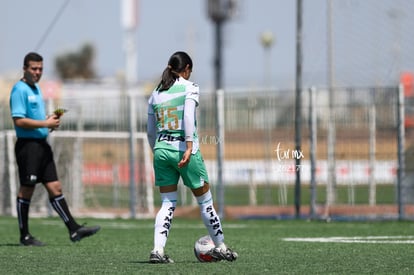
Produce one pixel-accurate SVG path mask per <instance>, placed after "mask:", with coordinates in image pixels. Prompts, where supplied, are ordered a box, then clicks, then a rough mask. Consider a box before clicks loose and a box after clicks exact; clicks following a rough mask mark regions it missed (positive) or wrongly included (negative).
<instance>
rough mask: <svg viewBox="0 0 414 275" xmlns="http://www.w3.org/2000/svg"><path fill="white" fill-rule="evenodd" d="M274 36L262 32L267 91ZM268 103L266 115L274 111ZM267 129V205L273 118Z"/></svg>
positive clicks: (267, 124) (266, 122) (270, 117)
mask: <svg viewBox="0 0 414 275" xmlns="http://www.w3.org/2000/svg"><path fill="white" fill-rule="evenodd" d="M274 40H275V39H274V36H273V33H272V32H271V31H264V32H262V34H261V35H260V42H261V43H262V46H263V49H264V51H265V56H264V58H265V61H264V64H265V66H264V76H265V77H264V85H265V88H266V89H269V90H270V86H271V85H270V83H271V81H270V79H271V49H272V46H273V43H274ZM265 94H267V93H265ZM266 102H267V104H266V105H267V108H266V114H271V110H272V106H271V100H270V98H269V100H266ZM264 120H265V127H266V158H267V159H266V167H265V169H266V183H267V188H269V190H268V192H266V196H265V202H266V203H267V204H269V203H270V201H271V197H270V194H271V192H270V179H269V175H270V170H271V169H270V168H271V163H272V162H271V151H272V150H271V146H272V135H271V129H272V125H273V122H274V120H273V117H272V116H269V117H267V118H266V117H265V118H264Z"/></svg>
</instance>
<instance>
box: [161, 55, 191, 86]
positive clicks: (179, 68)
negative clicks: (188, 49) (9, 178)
mask: <svg viewBox="0 0 414 275" xmlns="http://www.w3.org/2000/svg"><path fill="white" fill-rule="evenodd" d="M187 65H188V66H189V68H190V70H192V69H193V61H192V60H191V57H190V56H189V55H188V54H187V53H185V52H175V53H174V54H173V55H172V56H171V57H170V60H168V65H167V68H165V70H164V72H163V73H162V77H161V81H160V83H159V84H158V86H157V89H156V90H157V91H160V92H161V91H166V90H168V89H169V88H171V86H172V85H173V84H174V82H175V80H176V79H177V78H179V75H178V74H179V73H181V72H183V71H184V70H185V68H186V66H187Z"/></svg>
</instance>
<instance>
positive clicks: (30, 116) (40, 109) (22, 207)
mask: <svg viewBox="0 0 414 275" xmlns="http://www.w3.org/2000/svg"><path fill="white" fill-rule="evenodd" d="M23 72H24V75H23V78H22V79H20V80H19V81H18V82H17V83H16V84H15V85H14V86H13V88H12V90H11V93H10V112H11V117H12V118H13V122H14V128H15V130H16V136H17V141H16V144H15V154H16V160H17V166H18V168H19V179H20V189H19V193H18V195H17V218H18V223H19V230H20V244H21V245H24V246H43V245H45V244H44V243H43V242H41V241H39V240H37V239H36V238H35V237H33V236H32V235H31V234H30V231H29V207H30V200H31V198H32V195H33V192H34V190H35V187H36V184H37V183H42V184H43V186H44V187H45V188H46V190H47V192H48V195H49V200H50V203H51V205H52V207H53V209H54V210H55V211H56V212H57V213H58V214H59V216H60V217H61V218H62V220H63V222H64V223H65V225H66V227H67V228H68V231H69V238H70V240H71V241H72V242H76V241H80V240H81V239H82V238H84V237H88V236H91V235H93V234H95V233H96V232H98V231H99V229H100V227H99V226H93V227H86V226H82V225H79V224H78V223H77V222H76V221H75V219H74V218H73V217H72V215H71V213H70V210H69V208H68V205H67V203H66V200H65V197H64V196H63V194H62V186H61V183H60V181H59V179H58V176H57V171H56V165H55V161H54V159H53V152H52V149H51V147H50V145H49V143H48V142H47V136H48V134H49V130H53V129H56V128H57V127H59V123H60V119H59V117H58V116H57V115H50V116H46V113H45V104H44V102H43V98H42V93H41V91H40V87H39V85H38V84H37V83H38V82H39V80H40V78H41V76H42V72H43V58H42V56H41V55H39V54H38V53H35V52H30V53H28V54H27V55H26V56H25V58H24V62H23Z"/></svg>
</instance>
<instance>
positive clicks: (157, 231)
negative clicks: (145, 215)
mask: <svg viewBox="0 0 414 275" xmlns="http://www.w3.org/2000/svg"><path fill="white" fill-rule="evenodd" d="M161 201H162V204H161V208H160V210H159V211H158V213H157V216H156V218H155V225H154V249H153V251H158V253H159V254H160V255H162V256H163V255H164V247H165V244H166V243H167V239H168V234H169V232H170V228H171V223H172V219H173V216H174V210H175V206H176V205H177V191H175V192H169V193H161Z"/></svg>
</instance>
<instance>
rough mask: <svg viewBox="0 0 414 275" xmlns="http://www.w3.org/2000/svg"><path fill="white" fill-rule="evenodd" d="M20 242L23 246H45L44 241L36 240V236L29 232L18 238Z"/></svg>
mask: <svg viewBox="0 0 414 275" xmlns="http://www.w3.org/2000/svg"><path fill="white" fill-rule="evenodd" d="M20 244H21V245H24V246H45V244H44V243H42V242H41V241H39V240H36V238H35V237H33V236H32V235H30V234H27V235H26V236H24V237H23V238H20Z"/></svg>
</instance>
